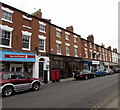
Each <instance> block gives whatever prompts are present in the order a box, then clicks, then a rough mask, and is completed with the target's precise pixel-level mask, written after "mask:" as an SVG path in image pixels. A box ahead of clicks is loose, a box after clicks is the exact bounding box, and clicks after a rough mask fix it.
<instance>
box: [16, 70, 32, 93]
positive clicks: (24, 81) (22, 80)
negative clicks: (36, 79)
mask: <svg viewBox="0 0 120 110" xmlns="http://www.w3.org/2000/svg"><path fill="white" fill-rule="evenodd" d="M16 83H17V84H16V87H15V88H16V92H17V91H24V90H28V89H30V87H31V81H30V79H28V78H27V76H26V75H25V74H24V73H22V72H18V73H16Z"/></svg>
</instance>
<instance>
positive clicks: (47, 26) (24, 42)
mask: <svg viewBox="0 0 120 110" xmlns="http://www.w3.org/2000/svg"><path fill="white" fill-rule="evenodd" d="M0 15H2V16H1V21H2V22H1V23H0V33H1V34H0V41H1V42H0V47H1V49H2V50H0V52H1V54H0V61H1V68H0V70H1V71H25V72H27V73H29V74H31V75H32V77H37V78H42V79H44V78H45V76H47V80H48V81H49V80H50V78H51V74H50V73H51V72H52V70H60V71H61V78H62V77H64V76H66V77H72V73H73V72H74V71H76V70H81V69H89V70H95V69H99V68H101V69H104V68H113V66H114V65H117V63H118V62H117V59H118V53H117V50H114V51H112V50H111V47H108V48H105V47H104V45H101V46H99V45H97V44H95V43H94V36H93V35H89V36H88V37H87V40H85V39H83V38H81V36H80V35H78V34H76V33H74V29H73V26H69V27H66V29H64V28H62V27H59V26H57V25H54V24H52V23H51V21H50V20H47V19H43V18H42V12H41V10H38V11H36V12H35V13H33V14H32V15H30V14H28V13H25V12H23V11H21V10H18V9H16V8H13V7H11V6H8V5H6V4H3V3H2V4H1V7H0ZM114 59H115V60H114ZM64 74H65V75H64Z"/></svg>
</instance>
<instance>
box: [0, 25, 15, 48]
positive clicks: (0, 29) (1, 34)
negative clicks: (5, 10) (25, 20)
mask: <svg viewBox="0 0 120 110" xmlns="http://www.w3.org/2000/svg"><path fill="white" fill-rule="evenodd" d="M12 31H13V28H11V27H9V26H6V25H1V24H0V47H6V48H11V42H12Z"/></svg>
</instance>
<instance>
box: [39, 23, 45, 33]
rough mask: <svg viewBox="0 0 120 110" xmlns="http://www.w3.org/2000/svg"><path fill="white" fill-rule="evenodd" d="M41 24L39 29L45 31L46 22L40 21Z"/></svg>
mask: <svg viewBox="0 0 120 110" xmlns="http://www.w3.org/2000/svg"><path fill="white" fill-rule="evenodd" d="M39 26H40V28H39V31H40V32H43V33H45V32H46V30H45V28H46V24H45V23H43V22H40V21H39Z"/></svg>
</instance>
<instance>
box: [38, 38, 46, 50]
mask: <svg viewBox="0 0 120 110" xmlns="http://www.w3.org/2000/svg"><path fill="white" fill-rule="evenodd" d="M39 50H42V51H44V50H45V40H43V39H39Z"/></svg>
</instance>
